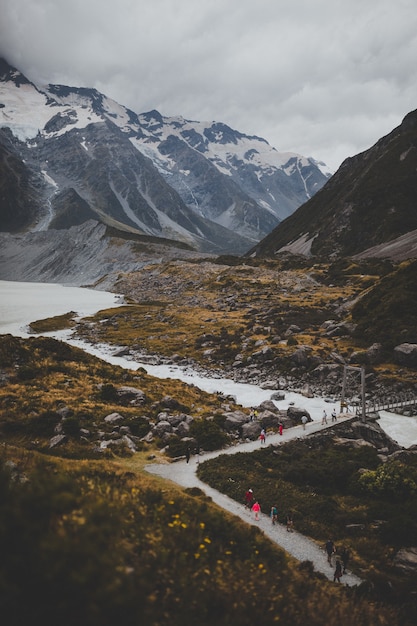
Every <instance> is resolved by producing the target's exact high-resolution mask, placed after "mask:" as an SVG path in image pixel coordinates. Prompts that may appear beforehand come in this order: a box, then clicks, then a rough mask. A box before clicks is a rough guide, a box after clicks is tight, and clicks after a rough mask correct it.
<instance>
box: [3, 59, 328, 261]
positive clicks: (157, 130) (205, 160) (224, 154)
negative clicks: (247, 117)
mask: <svg viewBox="0 0 417 626" xmlns="http://www.w3.org/2000/svg"><path fill="white" fill-rule="evenodd" d="M0 79H1V80H0V104H1V107H0V150H1V154H2V157H3V158H2V163H3V169H4V170H6V171H7V172H8V173H9V176H8V177H7V176H4V175H3V176H2V177H3V182H2V192H3V193H2V196H3V198H6V202H5V206H3V207H2V206H0V228H1V230H3V231H7V229H8V228H11V226H13V228H14V229H15V231H16V232H22V231H25V230H26V231H27V230H29V231H31V230H39V229H48V228H50V227H51V225H54V227H57V226H59V227H63V226H68V225H70V226H73V225H77V223H79V222H80V220H82V219H83V218H84V217H85V218H86V219H91V218H94V219H97V220H98V221H103V222H104V223H106V224H107V225H110V226H115V227H117V228H118V229H119V230H123V229H126V230H127V231H129V230H131V229H133V230H134V231H135V232H138V233H140V234H145V235H146V234H148V235H149V236H152V237H154V236H160V237H161V238H165V239H166V238H168V239H176V240H178V241H182V242H183V243H186V244H187V245H191V246H193V247H194V248H195V249H196V250H200V251H202V252H210V253H224V252H227V253H234V254H241V253H243V252H244V251H246V250H248V249H249V248H250V247H251V246H252V245H253V244H254V243H256V242H257V241H259V240H260V239H262V238H263V237H264V236H265V235H266V234H267V233H269V232H270V231H271V230H272V229H273V228H274V227H275V226H276V224H277V223H279V221H280V220H281V219H283V218H284V217H286V216H287V215H289V214H291V213H292V212H293V211H294V210H295V209H296V208H297V206H299V205H300V204H302V203H303V202H304V201H305V200H306V199H307V198H308V197H311V196H312V195H314V193H316V192H317V190H318V189H319V188H320V187H321V186H322V185H324V183H325V182H326V180H327V179H328V177H329V176H330V173H329V172H327V171H326V170H325V168H324V166H323V164H319V163H318V162H317V161H315V160H314V159H309V158H306V157H301V156H300V155H297V154H295V153H279V152H278V151H277V150H275V148H272V147H271V146H270V145H269V144H268V142H267V141H266V140H265V139H262V138H259V137H256V136H247V135H244V134H243V133H240V132H238V131H235V130H233V129H231V128H230V127H228V126H227V125H225V124H222V123H220V122H212V123H204V122H192V121H189V120H185V119H184V118H181V117H177V118H167V117H164V116H162V115H161V114H160V113H159V112H158V111H155V110H154V111H149V112H146V113H141V114H137V113H135V112H133V111H131V110H130V109H128V108H126V107H124V106H123V105H120V104H119V103H117V102H115V101H113V100H111V99H110V98H107V97H106V96H105V95H104V94H101V93H100V92H99V91H97V90H96V89H90V88H78V87H69V86H65V85H47V86H46V87H40V86H36V85H34V84H33V83H31V82H30V81H29V80H28V79H27V78H26V77H24V76H23V75H22V74H21V73H20V72H19V70H17V69H15V68H12V67H11V66H9V65H8V64H7V62H6V61H5V60H3V61H1V62H0ZM12 156H13V159H14V160H15V161H16V163H15V164H14V168H15V169H17V168H18V164H19V162H20V167H23V166H22V163H24V164H25V167H26V168H27V184H26V186H25V192H26V194H27V197H29V198H31V199H32V203H31V204H29V208H28V209H27V210H26V212H25V211H24V209H23V204H24V202H23V198H22V201H21V205H22V206H21V207H20V211H18V215H20V218H21V219H20V222H19V221H18V220H16V219H14V220H11V219H10V204H11V203H12V201H13V196H15V194H16V189H15V188H13V184H12V181H13V174H14V172H13V171H12V170H13V168H12V170H11V169H10V168H11V164H12V160H11V157H12ZM17 178H18V176H16V175H15V176H14V179H15V180H16V179H17ZM74 206H76V210H75V211H74ZM62 215H65V219H64V220H63V219H62ZM48 216H49V218H50V219H49V221H48ZM55 218H56V219H55ZM71 218H73V221H71Z"/></svg>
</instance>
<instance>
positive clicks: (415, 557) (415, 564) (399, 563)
mask: <svg viewBox="0 0 417 626" xmlns="http://www.w3.org/2000/svg"><path fill="white" fill-rule="evenodd" d="M393 562H394V565H395V567H398V568H400V569H402V570H405V571H406V572H412V573H414V574H416V573H417V548H415V547H411V548H401V550H398V552H397V554H396V555H395V557H394V561H393Z"/></svg>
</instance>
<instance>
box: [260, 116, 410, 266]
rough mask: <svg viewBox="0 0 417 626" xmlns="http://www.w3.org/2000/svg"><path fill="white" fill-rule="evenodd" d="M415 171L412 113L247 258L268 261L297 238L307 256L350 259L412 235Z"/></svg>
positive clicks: (345, 167) (347, 164)
mask: <svg viewBox="0 0 417 626" xmlns="http://www.w3.org/2000/svg"><path fill="white" fill-rule="evenodd" d="M416 170H417V111H413V112H411V113H409V114H408V115H407V116H406V117H405V118H404V120H403V122H402V124H401V125H400V126H399V127H398V128H396V129H394V130H393V131H392V132H391V133H390V134H389V135H387V136H386V137H384V138H382V139H380V140H379V141H378V142H377V143H376V144H375V145H374V146H373V147H372V148H370V149H369V150H367V151H366V152H363V153H361V154H358V155H356V156H355V157H352V158H349V159H347V160H346V161H344V163H343V164H342V165H341V167H340V169H339V170H338V172H337V173H336V174H335V175H334V176H333V177H332V178H331V179H330V180H329V181H328V183H326V185H325V186H324V187H323V188H322V189H321V190H320V191H319V192H318V193H317V194H316V195H315V196H314V197H313V198H312V199H311V200H309V201H308V202H306V203H305V204H303V205H302V206H301V207H300V208H299V209H298V210H297V211H295V213H293V214H292V215H291V216H290V217H288V218H287V219H286V220H284V221H283V222H281V224H279V225H278V226H277V227H276V228H275V229H274V230H273V231H272V232H271V233H270V234H269V235H268V236H267V237H265V239H263V240H262V241H261V242H260V243H259V244H258V245H257V246H255V247H254V248H253V249H252V250H251V251H250V252H248V256H250V255H256V256H264V257H267V256H271V255H274V254H276V253H278V252H280V250H281V249H282V248H284V247H286V246H290V244H291V245H292V246H296V245H297V243H296V242H298V241H299V240H301V239H303V240H304V241H305V242H310V243H309V245H307V251H306V252H305V253H306V254H312V255H313V256H317V257H322V258H329V257H332V256H339V257H340V256H353V255H358V254H359V253H361V252H364V251H365V250H367V249H368V248H370V247H372V246H375V245H378V244H382V243H387V242H390V241H392V240H394V239H396V238H397V237H399V236H401V235H404V234H405V233H408V232H410V231H412V230H415V229H416V228H417V176H416ZM305 246H306V244H305ZM290 249H291V246H290ZM293 251H294V252H297V249H294V250H293Z"/></svg>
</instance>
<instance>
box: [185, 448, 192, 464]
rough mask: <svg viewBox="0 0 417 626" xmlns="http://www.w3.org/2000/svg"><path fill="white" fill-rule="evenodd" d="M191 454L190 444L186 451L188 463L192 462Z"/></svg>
mask: <svg viewBox="0 0 417 626" xmlns="http://www.w3.org/2000/svg"><path fill="white" fill-rule="evenodd" d="M190 456H191V450H190V446H188V447H187V449H186V451H185V458H186V459H187V463H189V462H190Z"/></svg>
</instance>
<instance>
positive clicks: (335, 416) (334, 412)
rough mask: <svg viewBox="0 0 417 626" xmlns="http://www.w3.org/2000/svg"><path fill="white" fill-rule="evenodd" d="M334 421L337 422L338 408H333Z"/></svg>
mask: <svg viewBox="0 0 417 626" xmlns="http://www.w3.org/2000/svg"><path fill="white" fill-rule="evenodd" d="M332 422H337V415H336V409H333V411H332Z"/></svg>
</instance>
